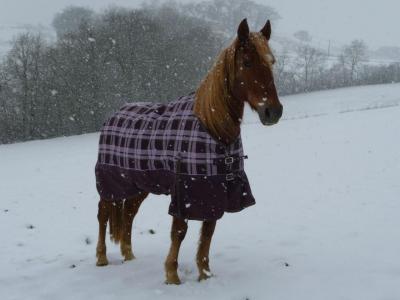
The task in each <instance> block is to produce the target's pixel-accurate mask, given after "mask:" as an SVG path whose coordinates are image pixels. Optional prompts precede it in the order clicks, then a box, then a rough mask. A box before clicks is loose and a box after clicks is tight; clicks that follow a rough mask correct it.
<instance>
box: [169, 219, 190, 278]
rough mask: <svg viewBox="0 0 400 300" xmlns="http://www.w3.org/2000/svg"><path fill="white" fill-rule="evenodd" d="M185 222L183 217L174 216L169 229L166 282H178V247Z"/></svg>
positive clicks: (183, 233) (184, 231) (182, 237)
mask: <svg viewBox="0 0 400 300" xmlns="http://www.w3.org/2000/svg"><path fill="white" fill-rule="evenodd" d="M187 227H188V226H187V223H186V222H185V220H183V219H179V218H176V217H174V218H173V221H172V229H171V247H170V249H169V253H168V256H167V259H166V260H165V275H166V280H165V283H166V284H180V283H181V281H180V279H179V276H178V255H179V249H180V246H181V243H182V241H183V239H184V238H185V236H186V232H187Z"/></svg>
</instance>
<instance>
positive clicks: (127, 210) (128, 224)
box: [121, 192, 148, 261]
mask: <svg viewBox="0 0 400 300" xmlns="http://www.w3.org/2000/svg"><path fill="white" fill-rule="evenodd" d="M147 196H148V193H145V192H142V193H141V194H140V195H139V196H137V197H135V198H131V199H127V200H125V202H124V206H123V215H122V226H123V228H122V236H121V254H122V256H123V257H124V259H125V261H128V260H132V259H135V256H134V255H133V251H132V223H133V219H134V218H135V216H136V214H137V212H138V210H139V207H140V205H141V204H142V202H143V200H144V199H146V197H147Z"/></svg>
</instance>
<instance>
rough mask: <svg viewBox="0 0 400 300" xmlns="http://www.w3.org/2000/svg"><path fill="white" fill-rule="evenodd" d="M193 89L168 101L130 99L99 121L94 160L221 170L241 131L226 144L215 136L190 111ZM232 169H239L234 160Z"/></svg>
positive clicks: (238, 149) (237, 151)
mask: <svg viewBox="0 0 400 300" xmlns="http://www.w3.org/2000/svg"><path fill="white" fill-rule="evenodd" d="M193 106H194V94H191V95H188V96H184V97H181V98H179V99H178V100H176V101H174V102H170V103H167V104H154V103H129V104H126V105H125V106H123V107H122V108H121V109H120V110H119V111H118V112H117V113H116V114H114V115H113V116H112V117H111V118H110V119H109V120H108V121H107V122H106V123H105V124H104V126H103V128H102V131H101V136H100V145H99V156H98V163H99V164H101V165H108V166H114V167H118V168H121V169H125V170H136V171H155V170H164V171H170V172H173V173H177V169H176V166H177V164H176V162H177V161H178V160H180V174H186V175H193V176H196V175H205V176H213V175H223V174H226V173H227V172H226V165H225V164H224V163H218V162H223V160H224V158H225V157H227V156H233V157H239V158H240V157H242V156H243V149H242V141H241V138H240V136H239V137H238V139H237V140H236V141H235V142H234V143H232V144H231V145H229V146H224V145H223V144H222V143H218V142H217V141H216V140H215V139H213V138H212V137H211V136H210V135H209V134H208V133H207V131H206V130H205V128H204V127H203V125H202V124H201V123H200V121H199V119H198V118H197V117H196V116H195V115H194V114H193ZM233 170H234V171H242V170H243V161H242V160H241V159H238V160H235V163H234V165H233Z"/></svg>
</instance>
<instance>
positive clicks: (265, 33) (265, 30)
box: [261, 20, 271, 41]
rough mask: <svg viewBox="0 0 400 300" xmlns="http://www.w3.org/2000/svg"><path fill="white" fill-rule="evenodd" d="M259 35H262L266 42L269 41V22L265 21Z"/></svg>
mask: <svg viewBox="0 0 400 300" xmlns="http://www.w3.org/2000/svg"><path fill="white" fill-rule="evenodd" d="M261 33H262V34H263V36H265V38H266V39H267V41H269V39H270V37H271V22H270V21H269V20H268V21H267V23H265V25H264V28H263V29H261Z"/></svg>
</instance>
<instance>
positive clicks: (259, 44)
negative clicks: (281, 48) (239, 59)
mask: <svg viewBox="0 0 400 300" xmlns="http://www.w3.org/2000/svg"><path fill="white" fill-rule="evenodd" d="M250 41H251V42H252V44H253V45H254V47H255V48H256V51H257V53H258V55H259V57H260V59H261V61H262V62H263V63H264V64H266V65H267V66H269V67H272V64H273V63H274V61H275V58H274V55H273V54H272V51H271V49H270V48H269V45H268V42H267V39H266V38H265V37H264V36H263V34H262V33H261V32H252V33H250Z"/></svg>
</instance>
